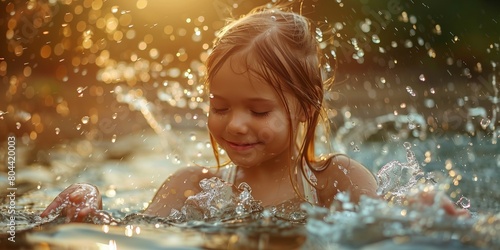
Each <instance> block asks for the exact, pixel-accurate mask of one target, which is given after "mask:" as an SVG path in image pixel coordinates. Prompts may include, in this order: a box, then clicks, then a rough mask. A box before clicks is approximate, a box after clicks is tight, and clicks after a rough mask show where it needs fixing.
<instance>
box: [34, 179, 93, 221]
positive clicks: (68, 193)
mask: <svg viewBox="0 0 500 250" xmlns="http://www.w3.org/2000/svg"><path fill="white" fill-rule="evenodd" d="M101 209H102V199H101V194H100V193H99V190H98V189H97V187H95V186H93V185H90V184H83V183H77V184H73V185H71V186H69V187H68V188H66V189H65V190H64V191H62V192H61V193H60V194H59V195H58V196H57V197H56V198H55V199H54V200H53V201H52V203H50V204H49V205H48V206H47V208H46V209H45V210H44V211H43V212H42V213H41V214H40V217H42V218H44V217H47V216H48V215H49V214H51V213H53V212H54V211H56V213H60V215H62V216H66V221H67V222H72V221H74V222H83V221H84V220H85V219H86V218H87V217H88V216H89V215H95V214H99V213H98V210H101Z"/></svg>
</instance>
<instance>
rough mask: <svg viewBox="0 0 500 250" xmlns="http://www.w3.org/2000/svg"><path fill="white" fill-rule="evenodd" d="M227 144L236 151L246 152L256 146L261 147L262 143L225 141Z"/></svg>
mask: <svg viewBox="0 0 500 250" xmlns="http://www.w3.org/2000/svg"><path fill="white" fill-rule="evenodd" d="M225 141H226V144H227V145H228V146H229V147H230V148H231V149H233V150H236V151H245V150H248V149H252V148H254V147H255V146H257V145H259V144H260V142H253V143H240V142H231V141H228V140H225Z"/></svg>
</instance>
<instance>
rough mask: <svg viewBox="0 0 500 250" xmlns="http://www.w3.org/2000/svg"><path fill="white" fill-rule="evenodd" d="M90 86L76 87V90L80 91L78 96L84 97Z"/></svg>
mask: <svg viewBox="0 0 500 250" xmlns="http://www.w3.org/2000/svg"><path fill="white" fill-rule="evenodd" d="M87 88H88V87H78V88H77V89H76V92H77V93H78V97H82V96H83V91H85V90H86V89H87Z"/></svg>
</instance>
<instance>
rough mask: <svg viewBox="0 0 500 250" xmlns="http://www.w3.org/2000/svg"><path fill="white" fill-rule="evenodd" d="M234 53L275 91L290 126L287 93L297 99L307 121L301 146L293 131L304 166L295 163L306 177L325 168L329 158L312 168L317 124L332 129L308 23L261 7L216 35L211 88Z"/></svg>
mask: <svg viewBox="0 0 500 250" xmlns="http://www.w3.org/2000/svg"><path fill="white" fill-rule="evenodd" d="M235 54H238V56H239V55H242V57H243V59H242V61H243V62H244V61H245V60H244V56H246V65H245V66H246V68H247V69H248V70H249V71H252V73H255V74H257V75H258V76H259V77H261V78H262V79H264V80H265V81H266V82H267V83H269V84H270V85H271V86H272V87H273V88H274V90H275V91H276V93H277V94H278V95H279V96H280V98H281V101H282V102H283V104H284V106H285V109H286V110H287V112H288V114H289V115H288V120H289V124H292V117H291V112H290V106H289V104H288V103H287V101H286V99H285V95H284V93H285V92H287V93H289V94H291V95H292V96H293V97H295V98H296V99H297V100H298V103H299V105H300V108H301V110H302V112H304V115H305V117H306V121H305V122H304V126H303V127H302V138H303V141H302V142H301V143H299V145H297V142H295V141H293V140H294V139H293V138H294V136H293V131H292V129H290V138H291V139H290V140H291V141H290V143H291V145H293V146H296V145H297V146H298V148H299V156H298V158H297V159H296V160H297V161H298V163H300V164H296V165H298V166H301V172H302V174H304V175H305V173H304V169H303V168H304V167H309V168H311V169H313V170H316V171H321V170H323V169H324V168H326V167H327V166H328V165H329V164H330V160H331V159H329V160H327V161H325V162H322V164H321V166H319V167H314V166H313V164H312V163H313V162H318V160H317V159H316V158H317V157H316V155H315V144H316V142H315V140H316V128H317V125H318V123H320V122H321V123H323V125H324V126H325V132H329V126H328V122H327V119H326V113H325V109H324V107H323V95H324V81H323V77H322V65H321V63H320V62H321V61H322V60H323V58H322V57H323V53H322V52H321V49H320V48H319V44H318V41H317V40H316V32H315V28H314V27H313V25H312V23H311V22H310V20H309V19H307V18H306V17H304V16H302V15H300V14H297V13H294V12H292V11H290V10H282V9H278V8H271V9H267V8H263V7H260V8H257V9H254V10H252V11H251V12H250V13H249V14H247V15H245V16H243V17H241V18H240V19H237V20H232V21H231V22H230V23H229V24H228V25H227V26H225V27H224V28H223V29H222V30H221V31H220V32H219V33H218V36H217V38H216V40H215V42H214V47H213V50H212V52H211V54H210V55H209V57H208V59H207V61H206V67H207V79H206V83H207V84H208V85H209V84H210V82H211V80H212V79H213V77H214V76H215V74H216V73H217V72H218V70H219V69H220V68H221V66H222V65H223V64H224V62H225V61H226V60H228V58H230V57H231V56H232V55H235ZM249 58H251V59H252V60H249ZM325 82H326V81H325ZM327 138H328V136H327ZM210 139H211V143H212V146H213V150H214V155H215V158H216V160H217V164H218V166H221V164H220V159H219V152H218V145H217V144H216V142H215V139H214V138H213V137H212V135H210ZM291 148H292V149H293V147H291ZM304 163H305V164H304ZM290 171H292V169H291V170H290ZM306 179H307V180H308V182H309V183H310V184H311V185H315V184H314V183H312V182H311V180H309V179H308V178H306ZM294 186H295V185H294Z"/></svg>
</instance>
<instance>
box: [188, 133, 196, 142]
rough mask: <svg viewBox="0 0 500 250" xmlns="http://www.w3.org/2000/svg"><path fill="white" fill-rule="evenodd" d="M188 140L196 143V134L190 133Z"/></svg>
mask: <svg viewBox="0 0 500 250" xmlns="http://www.w3.org/2000/svg"><path fill="white" fill-rule="evenodd" d="M189 140H191V141H196V134H194V133H192V134H191V135H190V136H189Z"/></svg>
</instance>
